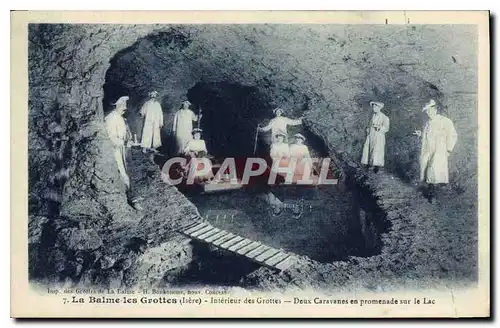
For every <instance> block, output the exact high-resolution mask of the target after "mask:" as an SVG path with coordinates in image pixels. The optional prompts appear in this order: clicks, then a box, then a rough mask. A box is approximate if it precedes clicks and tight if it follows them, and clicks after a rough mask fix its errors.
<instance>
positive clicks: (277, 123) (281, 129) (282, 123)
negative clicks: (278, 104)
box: [257, 108, 302, 142]
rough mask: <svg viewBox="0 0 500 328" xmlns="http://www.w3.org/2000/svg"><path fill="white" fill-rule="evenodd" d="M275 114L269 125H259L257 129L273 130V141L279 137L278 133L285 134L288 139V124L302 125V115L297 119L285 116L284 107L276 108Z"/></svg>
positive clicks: (262, 130) (263, 130)
mask: <svg viewBox="0 0 500 328" xmlns="http://www.w3.org/2000/svg"><path fill="white" fill-rule="evenodd" d="M274 114H275V115H276V117H275V118H273V119H272V120H271V121H270V122H269V124H268V125H266V126H264V127H260V126H259V127H258V128H257V129H258V130H259V131H261V132H266V131H269V130H271V138H272V139H271V142H275V141H276V140H277V139H276V137H277V135H278V134H283V135H284V136H285V140H286V139H287V137H288V133H287V127H288V125H300V124H302V117H301V118H299V119H297V120H293V119H290V118H288V117H284V116H282V115H283V109H281V108H276V109H275V110H274Z"/></svg>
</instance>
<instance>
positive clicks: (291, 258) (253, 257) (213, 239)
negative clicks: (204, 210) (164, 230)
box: [178, 221, 297, 271]
mask: <svg viewBox="0 0 500 328" xmlns="http://www.w3.org/2000/svg"><path fill="white" fill-rule="evenodd" d="M178 232H180V233H181V234H183V235H185V236H187V237H189V238H192V239H196V240H197V241H201V242H205V243H207V244H209V245H211V246H215V247H217V248H219V249H222V250H226V251H229V252H231V253H233V254H236V255H238V256H242V257H245V258H247V259H249V260H250V261H253V262H255V263H258V264H260V265H263V266H266V267H268V268H271V269H275V270H278V271H284V270H287V269H289V268H290V267H292V266H293V265H294V264H295V263H296V260H297V258H296V256H295V254H292V253H287V252H284V251H282V250H279V249H276V248H273V247H271V246H267V245H264V244H262V243H260V242H256V241H253V240H251V239H248V238H245V237H242V236H238V235H236V234H233V233H231V232H229V231H226V230H221V229H219V228H216V227H214V226H212V225H211V224H210V223H208V222H199V221H198V222H194V223H191V224H187V225H184V226H183V227H181V228H179V229H178Z"/></svg>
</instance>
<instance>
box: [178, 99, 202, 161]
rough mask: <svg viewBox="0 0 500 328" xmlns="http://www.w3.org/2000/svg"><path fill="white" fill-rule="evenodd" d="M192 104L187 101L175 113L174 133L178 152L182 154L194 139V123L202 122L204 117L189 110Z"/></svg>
mask: <svg viewBox="0 0 500 328" xmlns="http://www.w3.org/2000/svg"><path fill="white" fill-rule="evenodd" d="M189 106H191V103H190V102H189V101H188V100H186V101H184V102H183V103H182V107H181V108H180V109H179V110H178V111H177V113H175V116H174V127H173V132H174V134H175V140H176V143H177V152H178V154H181V153H182V152H183V151H184V148H185V147H186V145H187V143H188V141H190V140H192V139H193V135H192V132H193V121H199V120H201V117H202V115H201V114H200V115H195V114H194V113H193V111H192V110H191V109H189Z"/></svg>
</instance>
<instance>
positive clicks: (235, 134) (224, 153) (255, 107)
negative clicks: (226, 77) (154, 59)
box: [187, 82, 269, 158]
mask: <svg viewBox="0 0 500 328" xmlns="http://www.w3.org/2000/svg"><path fill="white" fill-rule="evenodd" d="M187 97H188V99H189V101H191V102H192V103H193V105H194V108H196V109H195V112H196V114H198V113H199V109H200V108H201V109H202V114H203V117H202V119H201V121H200V127H201V129H203V138H204V139H205V142H206V143H207V148H208V150H209V153H210V154H211V155H213V156H214V157H217V158H225V157H250V156H252V155H253V149H254V141H255V138H254V137H255V133H256V128H257V125H258V124H259V123H261V121H262V119H263V118H265V117H266V116H267V113H268V112H269V109H268V108H269V105H268V104H267V103H266V102H265V101H264V100H263V98H264V97H263V96H262V95H260V94H259V91H258V90H257V88H255V87H252V86H242V85H239V84H235V83H230V82H217V83H197V84H196V85H195V86H194V87H192V88H191V89H190V90H189V91H188V93H187ZM260 148H261V147H259V149H260Z"/></svg>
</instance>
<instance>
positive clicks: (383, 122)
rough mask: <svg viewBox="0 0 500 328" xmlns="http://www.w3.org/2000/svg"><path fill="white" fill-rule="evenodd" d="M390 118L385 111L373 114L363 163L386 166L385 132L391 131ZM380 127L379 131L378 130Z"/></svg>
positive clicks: (362, 158)
mask: <svg viewBox="0 0 500 328" xmlns="http://www.w3.org/2000/svg"><path fill="white" fill-rule="evenodd" d="M389 125H390V120H389V118H388V117H387V116H386V115H385V114H384V113H381V112H379V113H375V114H373V116H372V118H371V120H370V127H369V128H368V129H369V130H368V135H367V136H366V140H365V144H364V146H363V155H362V156H361V163H362V164H365V165H366V164H369V165H372V166H384V164H385V134H386V133H387V132H388V131H389ZM377 128H378V131H377Z"/></svg>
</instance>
